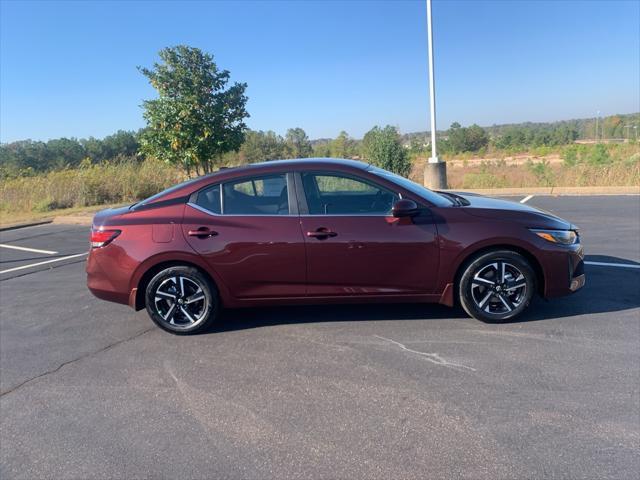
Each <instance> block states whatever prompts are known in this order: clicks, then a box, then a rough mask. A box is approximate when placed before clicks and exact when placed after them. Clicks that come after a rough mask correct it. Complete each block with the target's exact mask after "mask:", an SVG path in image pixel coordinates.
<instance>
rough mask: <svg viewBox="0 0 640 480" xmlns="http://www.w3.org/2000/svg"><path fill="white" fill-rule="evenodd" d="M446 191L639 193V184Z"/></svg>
mask: <svg viewBox="0 0 640 480" xmlns="http://www.w3.org/2000/svg"><path fill="white" fill-rule="evenodd" d="M444 191H446V192H469V193H477V194H479V195H494V196H500V195H508V196H516V195H525V196H526V195H640V186H625V187H532V188H472V189H465V188H449V189H446V190H444Z"/></svg>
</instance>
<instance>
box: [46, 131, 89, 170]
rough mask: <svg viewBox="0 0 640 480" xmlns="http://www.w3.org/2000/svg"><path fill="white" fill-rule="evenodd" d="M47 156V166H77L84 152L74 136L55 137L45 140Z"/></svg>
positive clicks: (83, 156) (84, 155)
mask: <svg viewBox="0 0 640 480" xmlns="http://www.w3.org/2000/svg"><path fill="white" fill-rule="evenodd" d="M47 156H48V163H49V167H52V168H65V167H75V166H77V165H78V164H79V163H80V162H81V161H82V159H83V158H85V157H86V153H85V151H84V148H83V147H82V145H81V144H80V142H78V140H76V139H75V138H56V139H53V140H49V141H48V142H47ZM45 168H46V167H45Z"/></svg>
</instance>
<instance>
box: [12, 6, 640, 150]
mask: <svg viewBox="0 0 640 480" xmlns="http://www.w3.org/2000/svg"><path fill="white" fill-rule="evenodd" d="M433 16H434V34H435V49H436V89H437V99H436V105H437V107H438V117H437V118H438V120H437V121H438V128H439V129H446V128H447V127H448V126H449V125H450V124H451V123H452V122H453V121H458V122H460V123H462V124H463V125H466V124H471V123H478V124H480V125H491V124H494V123H495V124H501V123H509V122H520V121H529V120H530V121H552V120H560V119H567V118H579V117H592V116H595V114H596V112H597V111H598V110H600V111H601V112H602V115H608V114H613V113H630V112H636V111H639V110H640V93H639V90H640V33H639V28H638V25H639V22H640V2H638V1H636V0H630V1H595V0H594V1H588V0H587V1H548V2H547V1H517V0H511V1H508V0H505V1H482V0H477V1H443V0H434V6H433ZM181 43H183V44H188V45H191V46H196V47H200V48H202V49H204V50H206V51H208V52H210V53H212V54H214V55H215V59H216V61H217V62H218V65H219V66H220V67H222V68H226V69H228V70H230V71H231V74H232V79H233V80H237V81H243V82H247V83H248V85H249V87H248V92H247V93H248V96H249V103H248V110H249V112H250V114H251V118H250V119H249V120H248V125H249V126H250V127H251V128H254V129H261V130H275V131H276V132H278V133H280V134H283V133H284V132H285V131H286V129H287V128H289V127H302V128H304V129H305V130H306V131H307V133H308V134H309V136H310V137H311V138H319V137H335V136H336V135H337V134H338V133H339V131H340V130H346V131H347V132H349V133H350V134H351V135H353V136H355V137H361V136H362V135H363V134H364V133H365V132H366V131H367V130H368V129H369V128H371V127H372V126H373V125H376V124H379V125H385V124H391V125H395V126H397V127H398V128H399V129H400V130H401V131H402V132H411V131H418V130H426V129H428V128H429V126H430V125H429V120H428V95H427V91H428V89H427V60H426V7H425V2H424V1H422V0H420V1H351V2H340V1H328V0H327V1H310V2H305V1H291V2H285V1H283V2H275V1H261V2H251V1H236V2H206V1H195V2H171V1H142V2H124V1H111V2H109V1H103V2H99V1H92V2H81V1H76V2H57V1H53V0H51V1H46V2H27V1H20V2H19V1H6V0H1V10H0V140H1V141H2V142H8V141H13V140H17V139H23V138H34V139H43V140H46V139H48V138H55V137H60V136H67V137H71V136H75V137H87V136H96V137H102V136H104V135H108V134H110V133H113V132H114V131H116V130H118V129H137V128H140V127H142V126H144V121H143V119H142V111H141V109H140V107H139V106H140V104H141V102H142V100H143V99H146V98H151V97H153V96H154V90H153V89H152V88H151V87H150V86H149V85H148V84H147V82H146V79H145V78H144V77H143V76H142V75H141V74H140V73H139V72H138V71H137V69H136V66H138V65H142V66H151V65H152V64H153V62H154V60H156V59H157V52H158V50H160V49H161V48H163V47H165V46H170V45H176V44H181Z"/></svg>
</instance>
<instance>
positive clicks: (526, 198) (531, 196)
mask: <svg viewBox="0 0 640 480" xmlns="http://www.w3.org/2000/svg"><path fill="white" fill-rule="evenodd" d="M532 198H533V195H527V196H526V197H524V198H523V199H522V200H520V203H527V202H528V201H529V200H531V199H532Z"/></svg>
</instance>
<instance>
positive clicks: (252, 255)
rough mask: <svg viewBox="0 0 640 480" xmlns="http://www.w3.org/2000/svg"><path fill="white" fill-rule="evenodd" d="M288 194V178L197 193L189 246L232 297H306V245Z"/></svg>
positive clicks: (188, 218)
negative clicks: (200, 256) (206, 264)
mask: <svg viewBox="0 0 640 480" xmlns="http://www.w3.org/2000/svg"><path fill="white" fill-rule="evenodd" d="M289 177H290V176H289ZM292 191H293V189H292V188H289V178H288V176H287V175H286V174H277V175H268V176H260V177H252V178H243V179H240V180H234V181H231V182H227V183H224V184H216V185H211V186H209V187H207V188H205V189H203V190H200V191H199V192H197V193H196V194H194V195H193V197H192V198H191V199H190V200H191V201H190V202H189V203H188V204H187V206H186V210H185V215H184V219H183V230H184V234H185V237H186V238H187V241H188V242H189V245H191V247H192V248H193V249H194V250H195V251H196V252H198V253H199V254H200V255H202V256H203V257H204V258H205V260H206V261H207V263H208V264H209V265H210V267H211V269H212V270H213V271H214V272H216V273H217V274H218V277H219V278H221V279H222V281H224V282H225V286H226V287H227V288H228V290H229V291H230V292H231V294H232V295H233V296H234V297H236V298H242V299H247V298H273V297H291V296H304V294H305V276H306V267H305V246H304V240H303V237H302V233H301V231H300V224H299V218H298V215H297V208H291V209H290V208H289V207H290V198H289V192H292ZM291 199H292V200H295V198H294V197H293V196H292V197H291ZM294 204H295V202H291V205H294Z"/></svg>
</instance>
